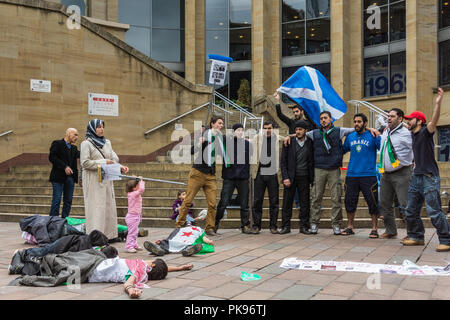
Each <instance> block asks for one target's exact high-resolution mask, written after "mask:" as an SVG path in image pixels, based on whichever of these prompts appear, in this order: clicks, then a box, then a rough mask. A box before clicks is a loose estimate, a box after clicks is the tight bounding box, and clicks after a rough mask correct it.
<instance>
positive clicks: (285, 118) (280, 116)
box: [273, 91, 291, 126]
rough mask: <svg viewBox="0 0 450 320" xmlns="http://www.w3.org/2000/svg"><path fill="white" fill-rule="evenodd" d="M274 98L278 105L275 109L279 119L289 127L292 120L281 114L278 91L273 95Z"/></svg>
mask: <svg viewBox="0 0 450 320" xmlns="http://www.w3.org/2000/svg"><path fill="white" fill-rule="evenodd" d="M273 97H274V98H275V101H276V103H277V105H276V106H275V109H276V110H277V116H278V118H280V120H281V121H283V122H284V123H285V124H286V125H287V126H289V124H290V122H291V119H290V118H289V117H287V116H286V115H285V114H284V113H283V112H281V106H280V96H279V94H278V92H277V91H276V92H275V93H274V94H273Z"/></svg>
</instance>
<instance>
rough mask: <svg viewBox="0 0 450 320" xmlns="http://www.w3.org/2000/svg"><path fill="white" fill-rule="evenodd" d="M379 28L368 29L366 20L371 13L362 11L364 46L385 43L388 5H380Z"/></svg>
mask: <svg viewBox="0 0 450 320" xmlns="http://www.w3.org/2000/svg"><path fill="white" fill-rule="evenodd" d="M380 11H381V16H380V19H381V25H380V27H381V29H376V28H375V29H369V28H368V26H367V21H368V20H369V18H370V17H371V15H372V14H373V13H371V14H368V13H367V11H364V45H365V46H373V45H377V44H382V43H387V42H388V41H389V39H388V28H389V26H388V7H387V6H385V7H381V8H380Z"/></svg>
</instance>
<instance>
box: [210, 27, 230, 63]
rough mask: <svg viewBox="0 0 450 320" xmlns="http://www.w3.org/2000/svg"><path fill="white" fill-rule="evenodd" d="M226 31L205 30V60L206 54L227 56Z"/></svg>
mask: <svg viewBox="0 0 450 320" xmlns="http://www.w3.org/2000/svg"><path fill="white" fill-rule="evenodd" d="M228 43H229V42H228V30H213V31H208V30H206V41H205V48H206V59H208V54H219V55H222V56H228Z"/></svg>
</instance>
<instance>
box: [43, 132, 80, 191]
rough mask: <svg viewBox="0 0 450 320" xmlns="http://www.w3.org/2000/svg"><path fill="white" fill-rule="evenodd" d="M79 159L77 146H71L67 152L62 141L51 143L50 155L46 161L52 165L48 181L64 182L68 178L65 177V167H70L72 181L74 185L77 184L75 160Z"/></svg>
mask: <svg viewBox="0 0 450 320" xmlns="http://www.w3.org/2000/svg"><path fill="white" fill-rule="evenodd" d="M79 158H80V151H79V150H78V148H77V146H74V145H72V147H71V148H70V150H69V149H68V148H67V145H66V142H65V140H64V139H61V140H55V141H53V142H52V145H51V147H50V154H49V155H48V160H49V161H50V162H51V163H52V164H53V167H52V171H51V172H50V178H49V181H50V182H56V183H64V182H66V179H67V177H68V176H67V175H66V172H65V169H66V167H70V168H71V169H72V171H73V175H72V177H73V180H74V182H75V183H77V182H78V165H77V159H79Z"/></svg>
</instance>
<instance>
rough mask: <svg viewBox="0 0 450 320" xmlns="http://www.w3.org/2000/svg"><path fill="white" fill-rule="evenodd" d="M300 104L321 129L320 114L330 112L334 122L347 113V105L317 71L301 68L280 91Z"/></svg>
mask: <svg viewBox="0 0 450 320" xmlns="http://www.w3.org/2000/svg"><path fill="white" fill-rule="evenodd" d="M278 91H279V92H282V93H284V94H286V95H287V96H288V97H289V98H291V99H292V100H294V101H295V102H296V103H298V104H299V105H300V106H301V107H302V108H303V109H304V110H305V112H306V113H307V114H308V116H309V117H310V118H311V119H312V120H313V121H314V122H315V124H316V125H317V126H319V127H320V113H321V112H323V111H329V112H330V113H331V117H332V118H333V122H334V121H335V120H339V119H340V118H342V117H343V116H344V115H345V113H346V112H347V105H346V103H345V102H344V100H342V99H341V97H339V95H338V94H337V92H336V91H335V90H334V89H333V87H332V86H331V85H330V83H329V82H328V81H327V79H326V78H325V77H324V76H323V75H322V74H321V73H320V72H319V71H318V70H316V69H313V68H310V67H301V68H300V69H298V70H297V71H296V72H295V73H294V74H293V75H292V76H291V77H290V78H289V79H288V80H287V81H286V82H285V83H283V85H282V86H281V87H280V88H279V89H278Z"/></svg>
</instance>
